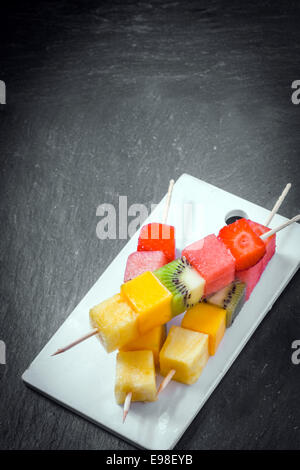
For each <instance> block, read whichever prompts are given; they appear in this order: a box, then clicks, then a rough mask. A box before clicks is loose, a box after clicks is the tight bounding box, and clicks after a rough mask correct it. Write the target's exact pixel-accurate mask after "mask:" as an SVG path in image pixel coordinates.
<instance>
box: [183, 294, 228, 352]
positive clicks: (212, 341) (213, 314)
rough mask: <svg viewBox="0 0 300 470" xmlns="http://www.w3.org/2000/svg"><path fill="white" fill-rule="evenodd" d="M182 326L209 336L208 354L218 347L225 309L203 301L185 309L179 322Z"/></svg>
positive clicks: (224, 323) (223, 327)
mask: <svg viewBox="0 0 300 470" xmlns="http://www.w3.org/2000/svg"><path fill="white" fill-rule="evenodd" d="M181 326H182V327H183V328H188V329H190V330H194V331H199V332H201V333H205V334H207V335H208V336H209V354H210V355H211V356H213V355H214V354H215V352H216V350H217V349H218V346H219V344H220V342H221V339H222V338H223V336H224V333H225V329H226V310H224V309H223V308H220V307H216V306H215V305H210V304H207V303H205V302H202V303H199V304H197V305H194V307H192V308H190V309H188V310H187V312H186V314H185V316H184V317H183V320H182V322H181Z"/></svg>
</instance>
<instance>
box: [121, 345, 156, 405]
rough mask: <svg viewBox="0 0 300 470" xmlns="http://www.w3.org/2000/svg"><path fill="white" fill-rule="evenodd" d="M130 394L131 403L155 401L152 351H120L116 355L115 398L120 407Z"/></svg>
mask: <svg viewBox="0 0 300 470" xmlns="http://www.w3.org/2000/svg"><path fill="white" fill-rule="evenodd" d="M129 392H132V398H131V401H155V400H156V381H155V366H154V360H153V353H152V351H120V352H119V353H118V355H117V368H116V384H115V397H116V401H117V403H118V404H119V405H120V404H122V403H124V401H125V398H126V395H127V394H128V393H129Z"/></svg>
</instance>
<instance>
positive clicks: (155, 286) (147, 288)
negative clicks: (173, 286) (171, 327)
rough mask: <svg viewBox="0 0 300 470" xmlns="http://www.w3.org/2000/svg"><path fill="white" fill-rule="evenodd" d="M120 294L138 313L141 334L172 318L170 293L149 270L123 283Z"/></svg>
mask: <svg viewBox="0 0 300 470" xmlns="http://www.w3.org/2000/svg"><path fill="white" fill-rule="evenodd" d="M121 294H122V295H123V297H124V298H125V299H126V300H127V302H128V303H129V304H130V306H131V307H132V308H133V310H134V311H135V312H136V313H137V314H138V328H139V332H140V334H141V335H142V334H144V333H147V331H150V330H152V329H153V328H155V327H156V326H159V325H163V324H165V323H167V322H168V321H169V320H171V318H172V312H171V302H172V294H171V293H170V292H169V291H168V289H167V288H166V287H165V286H163V284H161V282H160V281H159V280H158V279H157V278H156V277H155V276H154V274H152V272H150V271H146V272H145V273H143V274H141V275H140V276H138V277H136V278H134V279H131V281H128V282H126V283H125V284H123V285H122V286H121Z"/></svg>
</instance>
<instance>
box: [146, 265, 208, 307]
mask: <svg viewBox="0 0 300 470" xmlns="http://www.w3.org/2000/svg"><path fill="white" fill-rule="evenodd" d="M154 275H155V276H156V277H157V278H158V279H159V280H160V282H161V283H162V284H163V285H164V286H165V287H166V288H167V289H168V290H169V291H170V292H171V294H172V296H173V297H172V315H173V316H176V315H179V314H180V313H182V312H184V311H185V310H186V309H187V308H189V307H191V306H192V305H194V304H196V303H198V302H200V300H201V298H202V296H203V294H204V288H205V280H204V279H203V277H202V276H200V274H199V273H198V271H196V269H194V268H193V267H192V266H191V265H190V263H189V262H188V261H187V260H186V259H185V258H179V259H176V260H175V261H171V263H168V264H166V265H165V266H163V267H162V268H160V269H158V270H157V271H154Z"/></svg>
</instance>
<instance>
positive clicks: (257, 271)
mask: <svg viewBox="0 0 300 470" xmlns="http://www.w3.org/2000/svg"><path fill="white" fill-rule="evenodd" d="M248 223H249V225H250V227H251V228H252V230H253V231H254V232H255V233H256V234H257V235H262V234H263V233H265V232H268V231H269V230H270V229H269V228H268V227H265V226H264V225H261V224H259V223H257V222H253V221H252V220H248ZM265 245H266V254H265V255H264V256H263V258H262V259H261V260H259V262H258V263H256V264H255V265H254V266H252V267H251V268H249V269H244V270H243V271H237V272H236V277H237V278H238V279H239V280H240V281H242V282H245V283H246V285H247V287H246V298H245V300H248V299H249V297H250V295H251V293H252V291H253V289H254V287H255V286H256V284H257V283H258V281H259V280H260V277H261V275H262V273H263V272H264V270H265V269H266V267H267V265H268V263H269V261H270V259H271V258H272V256H273V255H274V253H275V249H276V234H274V235H272V237H270V238H267V239H266V240H265Z"/></svg>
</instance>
